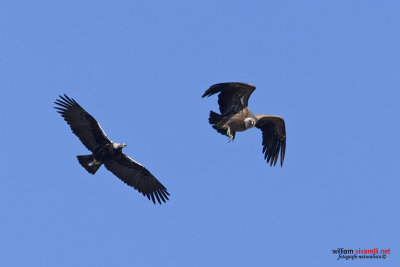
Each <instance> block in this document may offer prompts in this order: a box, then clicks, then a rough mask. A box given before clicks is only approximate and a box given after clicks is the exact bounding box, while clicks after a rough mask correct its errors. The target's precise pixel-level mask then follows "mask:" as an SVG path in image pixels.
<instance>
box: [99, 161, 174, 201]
mask: <svg viewBox="0 0 400 267" xmlns="http://www.w3.org/2000/svg"><path fill="white" fill-rule="evenodd" d="M103 163H104V166H106V168H107V169H108V170H109V171H110V172H112V173H113V174H115V175H116V176H117V177H118V178H119V179H121V180H122V181H123V182H125V183H126V184H127V185H129V186H132V187H133V188H135V189H136V190H138V191H139V193H142V194H143V195H144V196H147V198H148V199H150V197H151V200H152V201H153V203H154V204H155V203H156V202H155V198H156V199H157V201H158V203H160V204H161V201H163V202H166V200H168V196H169V193H168V192H167V189H166V188H165V187H164V186H163V185H162V184H161V183H160V182H159V181H158V180H157V179H156V178H155V177H154V176H153V175H152V174H151V173H150V172H149V171H148V170H147V169H146V168H145V167H143V166H142V165H141V164H139V163H138V162H136V161H134V160H133V159H131V158H130V157H128V156H126V155H125V154H123V153H121V154H120V155H119V156H118V157H116V158H114V159H112V160H108V161H106V162H103ZM154 197H155V198H154Z"/></svg>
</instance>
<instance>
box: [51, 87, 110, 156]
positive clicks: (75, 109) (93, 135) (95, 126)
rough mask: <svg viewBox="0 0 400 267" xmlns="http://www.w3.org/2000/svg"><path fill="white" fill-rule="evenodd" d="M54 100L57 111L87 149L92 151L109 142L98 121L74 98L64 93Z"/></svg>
mask: <svg viewBox="0 0 400 267" xmlns="http://www.w3.org/2000/svg"><path fill="white" fill-rule="evenodd" d="M60 98H61V99H57V101H56V102H54V103H55V104H56V105H58V106H57V107H55V109H57V110H58V111H57V112H58V113H60V114H61V116H62V117H63V118H64V120H65V121H66V122H67V123H68V124H69V126H70V127H71V130H72V132H73V133H74V134H75V135H76V136H78V138H79V139H80V140H81V142H82V143H83V144H84V145H85V146H86V148H87V149H89V150H90V151H92V152H94V151H95V150H96V149H98V148H99V147H101V146H104V145H106V144H109V143H110V142H111V141H110V139H108V137H107V136H106V134H105V133H104V131H103V129H101V127H100V125H99V123H98V122H97V121H96V120H95V119H94V118H93V117H92V116H91V115H90V114H89V113H87V112H86V110H84V109H83V108H82V107H81V106H80V105H79V104H78V103H77V102H76V101H75V100H74V99H72V98H69V97H68V96H66V95H65V94H64V96H60Z"/></svg>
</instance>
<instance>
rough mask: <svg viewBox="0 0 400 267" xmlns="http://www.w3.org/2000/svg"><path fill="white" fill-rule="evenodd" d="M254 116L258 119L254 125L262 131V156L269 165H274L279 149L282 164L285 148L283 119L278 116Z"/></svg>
mask: <svg viewBox="0 0 400 267" xmlns="http://www.w3.org/2000/svg"><path fill="white" fill-rule="evenodd" d="M255 116H256V118H257V120H258V121H257V124H256V127H257V128H259V129H260V130H261V131H262V138H263V140H262V145H263V153H264V158H265V159H267V163H270V166H272V165H274V166H275V165H276V162H277V161H278V156H279V151H280V154H281V166H282V164H283V160H284V158H285V149H286V130H285V121H284V120H283V118H282V117H280V116H273V115H255Z"/></svg>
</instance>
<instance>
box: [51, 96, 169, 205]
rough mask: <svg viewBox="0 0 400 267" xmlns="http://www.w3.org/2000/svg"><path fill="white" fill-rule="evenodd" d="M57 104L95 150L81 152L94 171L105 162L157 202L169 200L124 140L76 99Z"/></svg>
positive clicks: (80, 158)
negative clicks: (110, 134)
mask: <svg viewBox="0 0 400 267" xmlns="http://www.w3.org/2000/svg"><path fill="white" fill-rule="evenodd" d="M55 104H57V105H58V106H57V107H55V108H56V109H57V110H58V112H59V113H60V114H61V116H62V117H63V118H64V120H65V121H66V122H67V123H68V124H69V125H70V127H71V130H72V132H73V133H74V134H75V135H76V136H77V137H78V138H79V139H80V140H81V142H82V144H84V145H85V146H86V148H87V149H89V150H90V151H91V152H92V153H93V154H92V155H86V156H78V161H79V163H80V164H81V165H82V166H83V167H84V168H85V169H86V170H87V171H88V172H89V173H91V174H95V173H96V171H97V170H98V169H99V168H100V166H101V165H102V164H104V166H105V167H106V168H107V169H108V170H109V171H111V172H112V173H113V174H115V175H116V176H117V177H118V178H120V179H121V180H122V181H123V182H125V183H126V184H128V185H129V186H132V187H133V188H135V189H136V190H138V191H139V192H140V193H142V194H143V195H144V196H147V198H148V199H150V198H151V200H152V201H153V202H154V203H155V200H157V201H158V202H159V203H160V204H161V201H163V202H165V201H166V200H168V195H169V193H168V192H167V189H166V188H165V187H164V186H163V185H162V184H161V183H160V182H159V181H158V180H157V179H156V178H155V177H154V176H153V175H152V174H151V173H150V172H149V171H148V170H147V169H146V168H145V167H144V166H142V165H141V164H139V163H138V162H136V161H134V160H133V159H131V158H129V157H128V156H126V155H125V154H124V153H123V152H122V148H123V147H125V144H123V143H115V142H112V141H111V140H110V139H109V138H108V137H107V136H106V134H105V132H104V131H103V129H102V128H101V127H100V125H99V123H98V122H97V121H96V120H95V119H94V118H93V117H92V116H91V115H90V114H89V113H88V112H86V111H85V110H84V109H83V108H82V107H81V106H80V105H79V104H78V103H77V102H76V101H75V100H74V99H71V98H69V97H68V96H66V95H64V96H60V99H57V101H56V102H55Z"/></svg>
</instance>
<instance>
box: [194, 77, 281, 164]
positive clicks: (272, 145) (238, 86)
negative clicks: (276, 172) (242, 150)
mask: <svg viewBox="0 0 400 267" xmlns="http://www.w3.org/2000/svg"><path fill="white" fill-rule="evenodd" d="M255 89H256V87H255V86H254V85H251V84H246V83H238V82H231V83H219V84H215V85H213V86H211V87H210V88H208V90H207V91H206V92H205V93H204V94H203V96H202V97H206V96H212V95H214V94H216V93H219V95H218V104H219V110H220V112H221V115H220V114H218V113H216V112H214V111H210V118H209V119H208V121H209V122H210V124H211V125H212V127H213V128H214V129H215V130H217V132H219V133H220V134H223V135H227V136H228V137H229V142H231V141H233V140H234V139H235V133H236V132H242V131H245V130H247V129H249V128H253V127H254V126H255V127H257V128H258V129H260V130H261V131H262V139H263V140H262V145H263V151H262V152H263V153H264V158H265V159H266V160H267V163H270V166H272V165H274V166H275V165H276V162H277V161H278V156H279V152H280V155H281V156H280V158H281V166H282V164H283V160H284V158H285V148H286V130H285V121H284V120H283V118H282V117H280V116H275V115H254V114H253V113H251V111H250V110H249V108H248V107H247V105H248V101H249V97H250V95H251V94H252V93H253V91H254V90H255Z"/></svg>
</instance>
